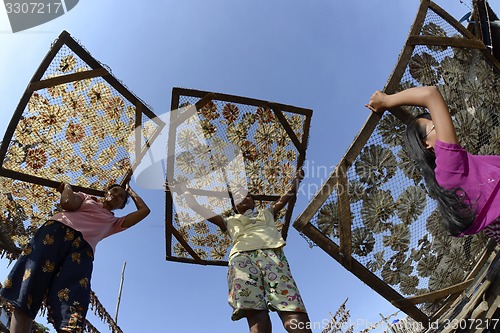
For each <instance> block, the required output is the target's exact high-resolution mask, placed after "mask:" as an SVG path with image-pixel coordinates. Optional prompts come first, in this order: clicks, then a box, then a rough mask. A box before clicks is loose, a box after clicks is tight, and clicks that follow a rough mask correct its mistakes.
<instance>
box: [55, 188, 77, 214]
mask: <svg viewBox="0 0 500 333" xmlns="http://www.w3.org/2000/svg"><path fill="white" fill-rule="evenodd" d="M57 192H59V193H61V199H60V200H59V202H60V203H61V208H62V209H64V210H77V209H78V208H80V206H81V205H82V203H83V199H82V198H81V197H80V196H78V195H77V194H75V193H74V192H73V189H72V188H71V185H70V184H68V183H65V182H62V183H61V184H60V185H59V187H58V188H57Z"/></svg>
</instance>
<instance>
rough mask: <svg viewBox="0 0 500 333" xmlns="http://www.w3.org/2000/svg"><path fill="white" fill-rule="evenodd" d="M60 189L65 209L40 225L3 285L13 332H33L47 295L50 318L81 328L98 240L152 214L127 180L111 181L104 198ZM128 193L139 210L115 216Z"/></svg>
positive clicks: (60, 326)
mask: <svg viewBox="0 0 500 333" xmlns="http://www.w3.org/2000/svg"><path fill="white" fill-rule="evenodd" d="M58 191H59V192H61V200H60V203H61V207H62V208H63V211H62V212H60V213H57V214H55V215H54V216H52V217H50V218H49V220H48V221H47V222H46V223H45V224H44V225H43V226H41V227H40V228H39V229H38V230H37V232H36V233H35V235H34V236H33V239H31V241H30V243H29V244H28V245H27V246H26V247H25V248H24V249H23V251H22V254H21V256H20V257H19V259H18V260H17V262H16V264H15V265H14V267H13V268H12V271H11V272H10V274H9V276H8V277H7V280H6V281H5V283H4V286H3V288H2V289H1V290H0V296H2V297H3V298H5V299H6V300H7V301H8V302H10V303H11V304H12V305H13V306H14V311H13V313H12V317H11V323H10V331H11V332H26V333H28V332H31V326H32V323H33V319H34V318H35V316H36V314H37V312H38V310H39V308H40V306H41V304H42V301H43V299H44V298H45V297H47V305H48V309H49V320H50V321H51V322H52V323H53V324H54V327H55V328H56V329H57V331H58V332H82V331H83V328H84V325H85V316H86V314H87V309H88V304H89V301H90V278H91V275H92V267H93V260H94V253H95V247H96V245H97V243H98V242H99V241H100V240H102V239H103V238H106V237H108V236H110V235H112V234H115V233H117V232H121V231H123V230H125V229H127V228H129V227H131V226H133V225H135V224H136V223H138V222H139V221H141V220H142V219H144V218H145V217H146V216H147V215H148V214H149V208H148V206H147V205H146V204H145V203H144V201H143V200H142V199H141V198H140V197H139V196H138V195H137V194H136V193H135V192H134V191H133V190H132V189H131V188H130V187H129V186H128V185H127V186H126V188H122V187H121V186H120V185H112V186H111V187H110V188H109V189H108V190H107V192H106V195H105V197H104V198H103V200H102V201H99V200H97V198H95V197H93V196H90V195H87V194H84V193H79V192H78V193H74V192H73V190H72V188H71V186H70V185H69V184H65V183H62V184H61V186H59V188H58ZM129 196H130V197H132V200H133V201H134V203H135V205H136V207H137V211H135V212H132V213H130V214H128V215H126V216H124V217H120V218H118V217H115V216H114V214H113V212H112V211H113V210H115V209H119V208H123V207H125V205H126V203H127V199H128V197H129Z"/></svg>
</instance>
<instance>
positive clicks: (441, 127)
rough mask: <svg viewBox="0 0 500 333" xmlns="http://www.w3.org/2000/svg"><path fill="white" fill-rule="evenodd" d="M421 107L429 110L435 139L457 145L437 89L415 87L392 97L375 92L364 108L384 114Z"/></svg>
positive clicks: (445, 106)
mask: <svg viewBox="0 0 500 333" xmlns="http://www.w3.org/2000/svg"><path fill="white" fill-rule="evenodd" d="M404 105H413V106H422V107H425V108H427V110H429V113H430V114H431V117H432V122H433V123H434V129H435V131H436V138H437V139H438V140H439V141H442V142H447V143H458V139H457V134H456V132H455V127H454V126H453V121H452V119H451V116H450V112H449V110H448V106H447V105H446V102H445V101H444V99H443V96H441V93H440V92H439V90H438V89H437V87H434V86H430V87H415V88H409V89H406V90H403V91H401V92H398V93H396V94H393V95H386V94H385V93H383V92H381V91H376V92H375V93H374V94H373V95H372V96H371V98H370V102H369V103H368V104H366V105H365V106H366V107H367V108H369V109H370V110H372V111H373V112H384V111H385V110H387V109H391V108H394V107H397V106H404Z"/></svg>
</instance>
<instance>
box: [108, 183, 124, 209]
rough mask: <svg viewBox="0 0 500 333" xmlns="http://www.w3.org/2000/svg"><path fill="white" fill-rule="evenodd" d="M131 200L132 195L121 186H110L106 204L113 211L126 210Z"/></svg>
mask: <svg viewBox="0 0 500 333" xmlns="http://www.w3.org/2000/svg"><path fill="white" fill-rule="evenodd" d="M129 198H130V195H129V194H128V192H127V191H126V190H125V188H123V186H121V185H119V184H113V185H111V186H109V187H108V188H107V191H106V193H105V196H104V200H105V202H107V203H108V205H110V206H111V207H112V209H117V208H119V209H122V208H124V207H125V206H126V205H127V203H128V200H129Z"/></svg>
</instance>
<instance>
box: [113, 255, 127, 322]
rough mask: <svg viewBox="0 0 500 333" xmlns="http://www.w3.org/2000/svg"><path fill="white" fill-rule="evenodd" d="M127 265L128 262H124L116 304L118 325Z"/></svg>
mask: <svg viewBox="0 0 500 333" xmlns="http://www.w3.org/2000/svg"><path fill="white" fill-rule="evenodd" d="M126 265H127V262H126V261H124V262H123V268H122V276H121V279H120V289H119V290H118V301H117V302H116V311H115V323H116V324H117V325H118V310H119V309H120V300H121V298H122V288H123V280H124V279H125V266H126Z"/></svg>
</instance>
